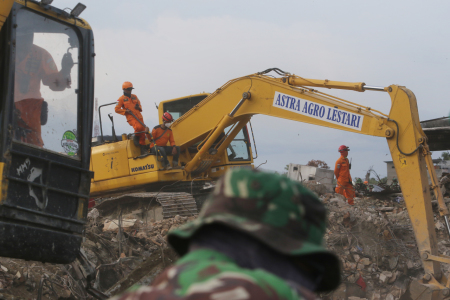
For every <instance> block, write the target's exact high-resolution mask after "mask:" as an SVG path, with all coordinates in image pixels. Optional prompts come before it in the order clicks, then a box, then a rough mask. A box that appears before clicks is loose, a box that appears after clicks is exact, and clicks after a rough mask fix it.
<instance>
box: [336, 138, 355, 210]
mask: <svg viewBox="0 0 450 300" xmlns="http://www.w3.org/2000/svg"><path fill="white" fill-rule="evenodd" d="M338 151H339V152H340V153H341V157H339V159H338V160H337V161H336V166H335V168H334V175H335V176H336V179H337V186H336V189H335V191H336V193H338V194H341V195H343V196H344V197H345V198H346V199H347V201H348V204H350V205H355V202H354V201H353V198H354V197H355V189H354V188H353V183H352V177H351V176H350V163H349V161H348V158H347V156H348V151H350V148H348V147H347V146H345V145H342V146H340V147H339V149H338Z"/></svg>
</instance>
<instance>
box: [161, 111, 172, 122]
mask: <svg viewBox="0 0 450 300" xmlns="http://www.w3.org/2000/svg"><path fill="white" fill-rule="evenodd" d="M162 119H163V121H164V122H167V123H171V122H173V117H172V115H171V114H170V113H168V112H165V113H164V114H163V116H162Z"/></svg>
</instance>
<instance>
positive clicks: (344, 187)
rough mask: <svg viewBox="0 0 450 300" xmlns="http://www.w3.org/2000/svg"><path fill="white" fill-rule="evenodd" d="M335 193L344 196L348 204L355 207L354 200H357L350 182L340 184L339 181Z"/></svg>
mask: <svg viewBox="0 0 450 300" xmlns="http://www.w3.org/2000/svg"><path fill="white" fill-rule="evenodd" d="M335 192H336V193H338V194H341V195H343V196H344V197H345V198H346V199H347V202H348V204H350V205H355V202H354V201H353V198H355V189H354V188H353V185H352V184H351V183H350V182H339V180H338V182H337V187H336V189H335Z"/></svg>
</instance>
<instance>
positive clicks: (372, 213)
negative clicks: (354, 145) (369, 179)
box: [321, 194, 450, 300]
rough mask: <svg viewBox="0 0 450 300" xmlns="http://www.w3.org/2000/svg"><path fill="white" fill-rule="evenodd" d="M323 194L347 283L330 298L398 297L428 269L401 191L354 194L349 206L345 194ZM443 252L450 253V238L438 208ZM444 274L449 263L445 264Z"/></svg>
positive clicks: (332, 243)
mask: <svg viewBox="0 0 450 300" xmlns="http://www.w3.org/2000/svg"><path fill="white" fill-rule="evenodd" d="M334 197H335V196H333V195H331V194H327V195H325V196H322V197H321V198H322V200H323V201H324V202H325V203H326V205H327V207H328V210H329V217H328V220H329V224H328V229H327V232H326V235H325V241H326V244H327V246H328V248H329V249H331V250H333V251H335V253H336V254H337V255H338V256H339V258H340V259H341V261H342V266H343V274H342V279H343V283H342V284H341V286H340V287H339V288H338V289H337V290H336V291H334V292H332V293H329V294H326V295H322V298H323V299H325V300H341V299H349V300H359V299H369V300H378V299H380V300H381V299H389V300H397V299H400V298H401V296H402V295H403V294H404V293H405V292H406V290H407V288H408V286H409V283H410V280H411V279H413V278H417V279H419V278H421V277H422V276H423V275H424V273H423V269H422V262H421V260H420V256H419V252H418V249H417V246H416V241H415V238H414V233H413V229H412V226H411V221H410V219H409V217H408V212H407V210H406V207H405V205H404V202H403V199H402V197H401V196H399V195H394V196H392V197H391V198H390V199H388V200H378V199H373V198H370V197H365V198H355V206H349V205H348V204H347V203H346V202H344V200H343V199H342V198H334ZM434 213H435V224H436V230H437V235H438V239H439V241H440V242H439V248H440V249H439V250H440V253H442V254H445V255H448V254H449V253H450V248H448V246H449V245H450V243H448V237H447V236H446V235H447V233H446V231H445V227H444V224H443V223H442V221H441V220H440V218H439V213H438V210H437V206H436V207H435V210H434ZM443 270H444V273H445V275H447V276H448V275H449V271H450V270H449V268H448V267H446V266H443Z"/></svg>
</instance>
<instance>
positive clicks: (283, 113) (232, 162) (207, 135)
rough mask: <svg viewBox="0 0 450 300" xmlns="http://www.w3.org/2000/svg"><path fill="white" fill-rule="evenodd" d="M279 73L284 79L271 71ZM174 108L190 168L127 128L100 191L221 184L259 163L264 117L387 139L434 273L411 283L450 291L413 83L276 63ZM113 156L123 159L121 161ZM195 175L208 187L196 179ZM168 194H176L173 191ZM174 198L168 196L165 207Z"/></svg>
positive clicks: (98, 168)
mask: <svg viewBox="0 0 450 300" xmlns="http://www.w3.org/2000/svg"><path fill="white" fill-rule="evenodd" d="M272 71H274V72H276V73H277V74H278V75H279V77H278V78H275V77H273V76H270V75H268V73H269V72H272ZM316 88H326V89H344V90H352V91H357V92H365V91H377V92H381V93H387V94H388V95H389V97H390V98H391V110H390V112H389V114H384V113H382V112H380V111H377V110H374V109H371V108H370V107H364V106H361V105H358V104H355V103H352V102H350V101H347V100H344V99H341V98H338V97H335V96H332V95H330V94H327V93H324V92H322V91H319V90H317V89H316ZM166 111H168V112H170V113H171V114H172V115H173V116H174V117H175V118H176V120H175V121H174V123H173V124H172V126H171V130H172V131H173V134H174V136H175V140H176V143H177V145H178V146H180V148H181V155H180V162H181V164H182V165H183V167H184V168H183V169H182V170H169V171H167V170H164V169H162V168H161V163H160V161H159V160H158V157H157V156H156V155H150V154H144V155H141V153H140V150H139V147H138V146H137V145H135V144H134V142H133V139H132V138H131V136H132V134H131V135H128V136H126V135H123V137H122V140H121V141H119V140H118V139H117V140H116V141H111V142H105V141H104V142H103V143H100V144H99V145H98V146H95V147H93V148H92V161H91V170H92V171H94V172H95V176H94V178H93V179H92V183H91V194H92V195H101V196H103V197H104V196H105V195H112V194H116V195H117V196H116V197H110V198H109V199H115V200H118V199H122V198H121V197H125V196H123V195H129V194H126V193H127V192H128V191H131V190H134V191H135V190H140V192H141V193H140V194H139V195H140V197H142V199H143V198H145V197H146V196H145V194H146V193H148V195H149V197H154V198H152V199H156V201H154V202H158V201H159V200H158V199H157V197H155V195H156V194H157V193H158V192H159V193H163V192H162V190H163V188H164V186H167V187H168V190H169V191H171V189H173V188H174V187H180V191H182V190H183V189H184V192H186V193H189V194H195V192H194V191H193V189H194V188H198V189H201V185H204V184H206V183H209V182H211V181H214V180H215V179H217V178H218V177H219V176H220V175H222V174H223V172H224V171H226V170H227V169H228V168H233V167H252V162H253V159H252V150H251V147H250V143H249V135H248V132H247V130H246V128H247V127H246V125H247V124H248V123H249V122H250V119H251V117H252V116H253V115H256V114H264V115H268V116H274V117H279V118H284V119H289V120H294V121H298V122H304V123H310V124H315V125H319V126H325V127H331V128H335V129H338V130H345V131H349V132H353V133H359V134H365V135H372V136H375V137H382V138H385V139H386V141H387V143H388V146H389V150H390V152H391V155H392V159H393V162H394V166H395V168H396V171H397V175H398V180H399V183H400V185H401V187H402V192H403V196H404V199H405V203H406V206H407V209H408V212H409V216H410V218H411V221H412V222H411V223H412V226H413V229H414V233H415V236H416V240H417V245H418V248H419V251H420V255H421V258H422V262H423V267H424V270H425V275H424V276H423V278H422V279H421V280H419V281H415V282H413V283H412V284H411V289H410V293H411V295H412V299H446V298H448V297H449V296H450V290H449V288H450V281H449V280H447V278H446V277H445V275H444V274H443V272H442V271H441V268H440V263H450V257H448V256H444V255H440V254H439V253H438V249H437V239H436V233H435V229H434V226H435V225H434V219H433V211H432V207H431V196H430V193H431V192H433V193H434V194H435V196H436V198H437V199H438V203H439V212H440V215H441V216H442V217H443V218H444V219H445V222H446V224H447V229H450V226H449V223H448V214H449V211H448V209H447V206H446V205H445V203H444V200H443V197H442V193H441V191H440V188H439V184H438V180H437V178H436V173H435V171H434V167H433V163H432V160H431V153H430V151H429V147H428V145H427V137H426V135H425V134H424V132H423V131H422V128H421V126H420V122H419V114H418V108H417V101H416V98H415V96H414V94H413V93H412V92H411V91H410V90H409V89H407V88H405V87H403V86H398V85H390V86H388V87H375V86H369V85H366V84H365V83H362V82H357V83H349V82H338V81H330V80H315V79H306V78H303V77H300V76H296V75H292V74H290V73H286V72H284V71H282V70H280V69H276V68H274V69H268V70H265V71H263V72H260V73H256V74H252V75H248V76H244V77H240V78H236V79H233V80H230V81H229V82H227V83H226V84H225V85H223V86H222V87H220V88H219V89H217V90H216V91H215V92H214V93H212V94H199V95H193V96H189V97H183V98H178V99H173V100H168V101H163V102H161V103H160V104H159V107H158V112H159V117H160V118H161V116H162V114H163V113H164V112H166ZM112 161H114V162H117V164H115V163H114V164H111V162H112ZM427 170H428V172H429V174H430V177H431V181H432V184H431V186H430V185H429V183H428V179H427ZM194 182H195V183H200V185H198V186H193V185H192V184H193V183H194ZM155 188H156V189H155ZM431 190H432V191H431ZM120 195H122V196H120ZM137 197H139V196H137ZM165 197H168V198H170V193H167V194H165ZM142 199H141V200H142ZM128 200H129V199H128ZM105 202H107V201H104V202H102V203H105ZM125 203H127V202H125ZM167 203H168V201H166V202H165V203H164V201H162V202H161V205H162V207H163V211H164V209H165V207H164V206H165V204H167ZM180 203H181V202H180ZM180 203H177V201H173V202H172V203H171V204H170V205H171V206H170V205H169V206H167V207H173V206H178V207H179V208H180V211H181V210H182V209H183V204H180ZM188 211H189V210H188Z"/></svg>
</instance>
